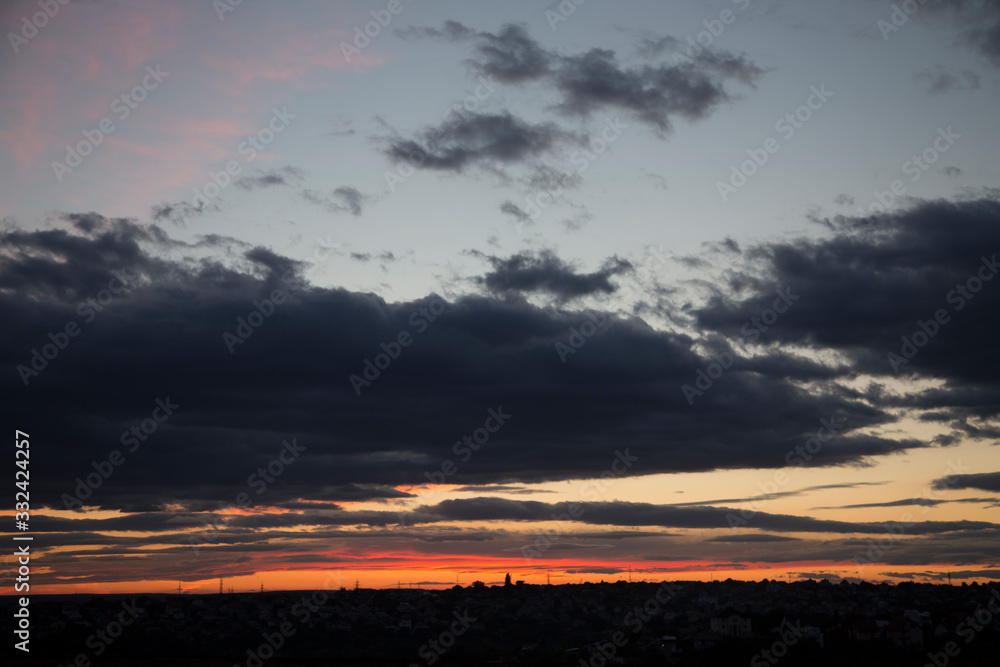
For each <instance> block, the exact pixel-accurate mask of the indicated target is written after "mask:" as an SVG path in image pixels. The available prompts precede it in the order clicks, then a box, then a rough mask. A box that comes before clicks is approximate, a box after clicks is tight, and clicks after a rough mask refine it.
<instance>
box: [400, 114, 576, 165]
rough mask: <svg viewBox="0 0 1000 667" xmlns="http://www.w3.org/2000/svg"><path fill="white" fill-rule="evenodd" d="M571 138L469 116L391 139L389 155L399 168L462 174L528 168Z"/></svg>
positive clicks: (553, 129) (496, 117) (545, 127)
mask: <svg viewBox="0 0 1000 667" xmlns="http://www.w3.org/2000/svg"><path fill="white" fill-rule="evenodd" d="M571 138H572V135H571V134H570V133H568V132H565V131H564V130H561V129H559V128H558V127H557V126H556V125H555V124H553V123H534V124H533V123H528V122H525V121H523V120H521V119H519V118H516V117H515V116H513V115H511V114H510V113H508V112H501V113H494V114H488V113H466V114H462V115H460V116H458V117H457V118H449V119H447V120H445V121H443V122H442V124H441V125H440V126H438V127H435V128H429V129H427V130H425V131H424V132H423V133H422V134H421V135H420V136H419V137H418V139H416V140H413V139H401V138H400V139H393V140H391V141H390V142H389V146H388V148H386V151H385V152H386V155H388V156H389V158H390V159H392V160H393V161H395V162H398V163H405V164H413V165H417V166H421V167H425V168H428V169H438V170H442V171H455V172H458V171H463V170H464V169H466V168H467V167H473V166H479V167H487V168H489V167H492V166H493V165H494V163H496V162H499V163H504V164H508V163H510V164H513V163H518V162H524V161H527V160H529V159H531V158H535V157H538V156H540V155H542V154H545V153H548V152H550V151H551V150H553V149H554V148H555V147H556V146H557V145H558V144H560V143H563V142H565V141H567V140H569V139H571Z"/></svg>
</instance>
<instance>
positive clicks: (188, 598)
mask: <svg viewBox="0 0 1000 667" xmlns="http://www.w3.org/2000/svg"><path fill="white" fill-rule="evenodd" d="M15 605H16V603H15V600H14V598H10V597H7V598H0V608H2V610H3V612H2V616H0V631H2V636H3V637H4V638H5V639H4V642H5V646H4V647H3V650H2V652H0V664H3V665H8V664H11V665H24V666H25V667H33V666H34V665H45V666H46V667H58V666H66V667H69V666H70V665H75V666H76V667H92V666H93V667H99V666H105V665H106V666H108V667H112V666H117V667H131V666H136V667H138V666H140V665H141V666H142V667H159V666H161V665H162V666H164V667H166V666H168V665H170V666H177V667H208V666H212V667H215V666H219V667H223V666H224V667H236V666H244V667H264V666H265V665H266V666H267V667H320V666H336V667H362V666H364V667H387V666H389V665H392V666H395V667H398V666H402V667H409V666H411V665H417V666H419V667H423V666H425V665H441V666H449V665H450V666H453V667H473V666H476V667H479V666H480V665H488V664H530V665H547V666H552V667H554V666H556V665H591V666H593V667H603V666H604V665H609V666H610V665H618V664H621V665H677V666H680V667H686V666H690V665H749V666H750V667H770V666H771V665H783V666H787V667H793V666H797V665H809V666H811V667H823V666H826V665H850V666H851V667H866V666H868V665H878V666H879V667H895V666H897V665H901V666H906V665H913V667H923V666H924V665H933V666H934V667H950V666H952V665H954V666H958V667H960V666H962V665H969V666H978V665H990V666H993V667H995V666H997V665H1000V586H997V585H994V586H979V585H972V586H945V585H930V584H909V583H907V584H900V585H897V586H890V585H887V584H881V585H874V584H864V583H863V584H849V583H846V582H845V583H837V584H834V583H830V582H827V581H802V582H796V583H791V584H788V583H782V582H775V581H764V582H737V581H724V582H706V583H701V582H684V583H681V582H677V583H669V582H656V583H645V582H642V583H626V582H617V583H608V584H579V585H563V586H531V585H523V586H522V585H515V586H495V587H483V586H476V587H471V586H470V587H465V588H462V587H457V586H456V587H455V588H452V589H447V590H434V591H424V590H408V589H402V590H365V589H361V590H330V591H291V592H274V593H245V594H236V595H231V594H226V595H203V596H196V595H139V596H79V597H75V596H32V597H31V602H30V604H29V609H30V612H31V613H30V620H31V627H30V632H31V635H30V636H31V639H30V648H31V652H30V654H25V653H23V652H21V651H16V650H14V649H13V644H14V642H15V641H17V639H16V637H15V635H14V632H13V630H14V627H13V623H12V620H13V619H12V614H13V612H14V611H15V610H16V609H17V607H16V606H15ZM732 635H737V636H732Z"/></svg>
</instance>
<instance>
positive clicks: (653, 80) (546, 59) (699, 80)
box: [403, 22, 764, 135]
mask: <svg viewBox="0 0 1000 667" xmlns="http://www.w3.org/2000/svg"><path fill="white" fill-rule="evenodd" d="M403 34H405V35H406V36H408V37H430V38H439V39H440V38H444V39H448V40H451V41H456V40H471V41H472V42H473V44H474V48H475V52H476V57H475V58H474V59H473V60H472V61H471V64H472V67H473V69H474V70H475V72H476V73H477V74H479V75H482V76H487V77H492V78H495V79H497V80H499V81H501V82H504V83H511V84H522V83H526V82H544V83H546V84H549V85H550V86H552V87H553V88H554V89H555V90H557V91H559V93H560V94H561V100H560V102H559V104H558V108H559V109H560V110H561V111H562V112H563V113H564V114H566V115H571V116H574V115H575V116H588V115H590V114H592V113H594V112H596V111H599V110H602V111H609V112H610V111H614V110H620V111H625V112H628V113H630V114H631V115H633V116H634V117H635V118H637V119H638V120H640V121H642V122H644V123H646V124H648V125H650V126H651V127H653V128H654V129H655V130H656V131H657V132H658V133H659V134H661V135H662V134H664V133H666V132H667V131H669V130H670V129H671V127H672V122H671V118H672V117H673V116H675V115H679V116H682V117H684V118H687V119H689V120H696V119H701V118H705V117H706V116H707V115H708V114H710V113H711V112H712V111H713V110H714V109H715V108H717V107H718V106H719V105H721V104H722V103H724V102H727V101H730V100H731V99H732V96H731V94H730V92H729V91H728V90H727V89H726V83H727V81H729V80H736V81H739V82H740V83H743V84H746V85H751V86H752V85H753V84H754V83H755V82H756V80H757V79H758V78H759V77H760V76H761V75H762V74H763V73H764V70H763V69H761V68H760V67H758V66H757V65H755V64H754V63H752V62H751V61H749V60H747V59H746V58H745V57H744V56H739V55H734V54H731V53H728V52H725V51H718V50H713V49H704V50H703V51H702V52H701V53H700V54H699V55H698V56H697V57H695V58H691V59H689V60H687V61H684V62H681V63H677V64H671V65H663V64H657V63H655V62H652V61H649V62H646V63H643V64H637V65H626V64H624V63H622V62H620V60H619V59H618V57H617V55H616V54H615V52H614V51H611V50H608V49H599V48H593V49H590V50H588V51H585V52H582V53H576V54H572V55H563V54H561V53H559V52H558V51H555V50H549V49H545V48H544V47H542V46H541V45H540V44H539V43H538V41H537V40H535V39H534V38H532V37H531V35H529V34H528V31H527V29H526V28H525V27H524V26H523V25H520V24H507V25H505V26H503V27H502V28H501V29H500V31H499V32H497V33H491V32H476V31H474V30H472V29H471V28H467V27H466V26H463V25H461V24H458V23H454V22H449V23H448V24H446V25H445V28H444V30H437V29H434V28H412V29H408V30H406V31H403ZM675 41H676V40H674V39H673V38H670V37H666V38H660V39H658V40H656V41H653V40H651V39H650V38H645V39H644V40H643V41H641V42H640V44H639V49H638V51H639V53H640V55H641V56H643V57H644V58H646V59H650V58H655V57H656V56H658V55H659V54H660V53H661V52H662V51H663V50H664V49H665V48H666V47H667V46H668V45H671V44H674V43H675Z"/></svg>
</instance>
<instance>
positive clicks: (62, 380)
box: [0, 0, 1000, 593]
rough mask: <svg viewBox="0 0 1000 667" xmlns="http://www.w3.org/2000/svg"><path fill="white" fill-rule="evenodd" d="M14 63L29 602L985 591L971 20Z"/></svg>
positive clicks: (109, 27)
mask: <svg viewBox="0 0 1000 667" xmlns="http://www.w3.org/2000/svg"><path fill="white" fill-rule="evenodd" d="M0 26H3V32H4V33H5V41H6V42H7V43H6V44H4V45H3V47H2V48H0V51H2V56H0V145H2V147H3V150H2V151H0V170H2V173H3V197H2V198H0V316H2V321H3V322H4V325H3V327H2V328H0V366H2V375H3V382H2V385H0V387H2V388H0V391H2V400H3V404H4V405H5V406H9V410H8V409H5V410H4V420H3V421H4V426H5V428H6V429H8V432H9V431H11V430H13V431H15V440H16V446H15V448H12V449H11V450H8V451H11V452H13V451H15V450H16V449H17V447H21V448H22V449H27V450H28V451H30V458H27V459H24V458H17V456H19V455H16V454H12V460H11V464H10V465H11V468H10V470H11V472H12V473H14V472H16V471H17V470H19V469H20V470H25V469H30V492H31V498H30V509H29V511H28V513H29V514H30V518H29V520H28V522H27V523H28V526H26V530H24V529H19V528H18V526H17V524H16V523H15V520H16V517H15V513H16V512H17V511H20V509H17V508H15V506H14V503H15V501H20V500H23V499H21V498H18V499H15V498H14V497H11V498H10V502H7V503H5V504H4V506H3V509H2V510H0V513H3V515H4V516H5V521H7V522H8V524H7V526H8V527H6V528H5V531H6V532H8V533H19V534H21V535H28V536H31V537H32V538H33V539H32V542H31V543H32V550H33V551H32V553H33V560H32V565H33V570H32V573H33V574H34V578H33V580H32V588H33V590H35V591H36V592H41V593H65V592H140V591H141V592H164V591H177V590H181V591H183V592H213V591H215V590H217V588H218V582H219V579H220V578H221V579H223V580H225V581H227V582H229V583H228V585H230V586H233V587H234V588H235V589H238V590H244V589H246V590H249V589H255V590H256V589H258V588H259V587H260V586H261V585H263V586H264V587H265V588H267V589H271V590H276V589H296V588H315V587H320V586H325V585H329V582H336V585H344V586H354V585H361V586H363V587H385V586H396V585H413V586H423V587H445V586H453V585H455V584H456V583H459V584H462V585H469V584H470V583H471V582H473V581H475V580H482V581H485V582H487V583H500V582H502V581H503V578H504V575H505V574H506V573H508V572H509V573H511V576H512V578H514V579H519V580H524V581H526V582H529V583H544V582H545V581H551V582H552V583H569V582H572V583H576V582H577V581H601V580H605V581H613V580H619V579H626V578H629V577H631V578H632V579H633V580H639V579H647V580H661V579H710V578H714V579H725V578H730V577H731V578H734V579H754V580H760V579H763V578H781V579H785V578H788V579H800V578H807V577H811V578H831V579H835V580H836V579H840V578H848V579H851V580H857V579H864V580H869V581H875V580H878V581H881V580H887V581H894V582H900V581H907V580H912V581H931V582H942V581H946V580H947V579H948V577H949V576H950V577H951V578H952V580H953V581H955V582H959V581H966V582H972V581H988V580H996V579H997V578H998V576H1000V450H998V448H997V447H998V445H1000V380H998V377H1000V376H998V373H997V369H998V367H1000V354H998V351H997V347H996V343H995V341H996V333H995V332H996V326H997V324H998V322H1000V319H998V316H997V312H998V306H1000V279H998V280H993V278H995V277H996V276H997V273H998V272H1000V266H998V265H997V259H996V256H997V253H998V251H1000V187H998V185H1000V170H998V166H1000V165H998V159H997V155H1000V133H998V132H997V131H996V109H997V108H998V107H1000V104H998V103H1000V3H997V2H990V1H986V0H965V1H950V2H944V1H943V0H938V1H934V0H926V1H923V2H917V1H915V0H914V1H912V2H902V3H895V4H894V3H891V2H883V1H881V0H839V1H834V2H830V1H821V0H801V1H796V2H791V1H778V0H772V1H766V0H732V1H731V2H730V1H722V0H720V1H718V2H698V3H663V2H653V1H652V0H648V1H640V0H636V1H627V2H614V3H612V2H604V1H602V0H572V1H571V0H564V1H562V2H552V1H551V0H515V1H511V2H504V3H496V2H482V1H464V2H457V1H442V2H433V3H432V2H425V1H421V0H374V1H367V0H366V1H359V2H338V3H327V2H318V1H317V2H311V1H298V2H283V3H265V2H259V1H255V0H244V1H243V2H240V3H235V2H232V0H215V1H214V2H210V1H208V0H204V1H198V2H191V1H184V2H165V1H153V0H149V1H141V0H139V1H136V2H127V3H126V2H113V1H110V0H108V1H104V0H88V1H84V0H71V1H68V2H66V3H65V4H64V3H62V2H60V1H59V0H53V2H51V3H48V4H46V3H45V2H22V1H20V0H16V1H12V2H6V3H4V4H3V6H2V8H0ZM17 432H20V433H23V434H27V436H28V437H27V439H26V440H27V444H26V445H22V444H21V443H22V442H24V440H25V439H24V438H23V437H22V436H21V435H17ZM18 461H21V462H22V463H21V464H20V466H19V467H18ZM24 461H27V462H24ZM25 471H26V472H28V470H25ZM26 486H28V485H26ZM14 491H15V490H12V491H10V493H11V494H12V493H14ZM21 509H23V508H21ZM17 520H20V519H19V518H17ZM6 558H7V560H6V561H5V565H7V566H8V567H9V566H10V565H11V564H12V562H13V561H12V558H11V557H10V556H7V557H6ZM11 571H12V570H10V569H8V570H7V572H8V575H7V576H8V578H10V572H11Z"/></svg>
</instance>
